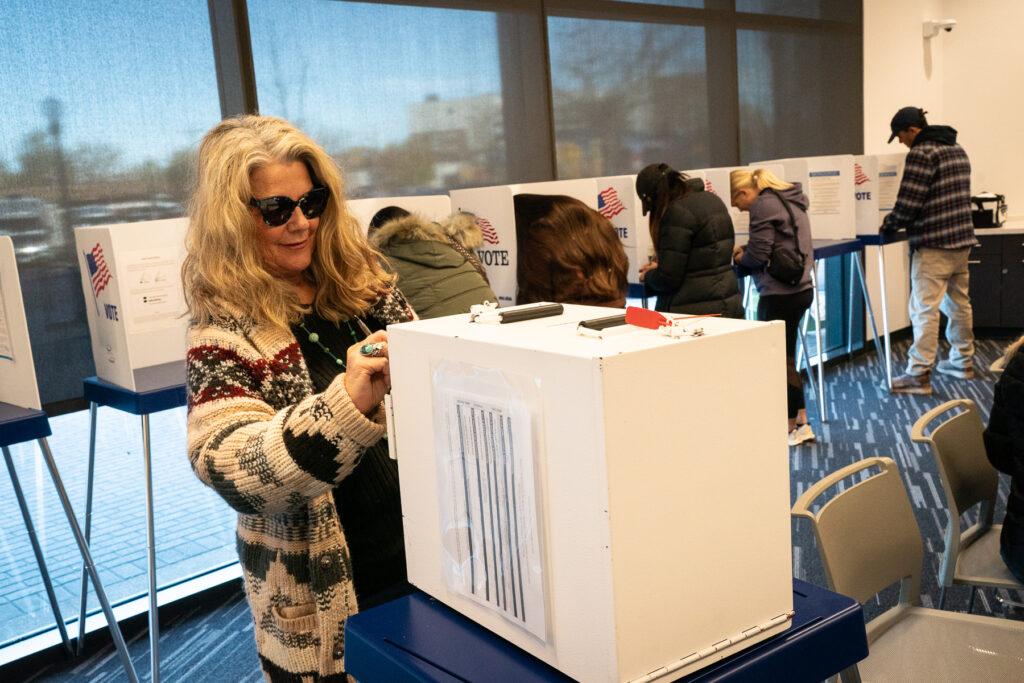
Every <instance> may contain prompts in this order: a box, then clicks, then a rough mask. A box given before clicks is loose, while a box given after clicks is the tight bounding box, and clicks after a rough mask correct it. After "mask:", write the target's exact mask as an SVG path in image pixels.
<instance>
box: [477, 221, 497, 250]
mask: <svg viewBox="0 0 1024 683" xmlns="http://www.w3.org/2000/svg"><path fill="white" fill-rule="evenodd" d="M476 224H477V225H478V226H480V231H481V232H482V233H483V234H484V242H487V244H497V243H498V231H497V230H495V229H494V226H493V225H491V222H490V221H489V220H487V219H486V218H483V217H482V216H480V217H477V219H476Z"/></svg>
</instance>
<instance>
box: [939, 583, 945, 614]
mask: <svg viewBox="0 0 1024 683" xmlns="http://www.w3.org/2000/svg"><path fill="white" fill-rule="evenodd" d="M945 604H946V587H945V586H943V587H942V589H941V590H939V609H942V608H943V607H944V606H945Z"/></svg>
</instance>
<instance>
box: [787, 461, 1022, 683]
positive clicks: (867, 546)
mask: <svg viewBox="0 0 1024 683" xmlns="http://www.w3.org/2000/svg"><path fill="white" fill-rule="evenodd" d="M869 468H878V469H880V470H881V472H879V473H878V474H875V475H873V476H870V477H866V478H865V475H866V474H867V473H866V472H865V470H868V469H869ZM854 475H861V476H860V477H858V479H859V480H858V481H855V482H854V483H852V484H848V485H847V486H846V488H845V490H843V491H842V492H841V493H838V494H836V495H834V496H833V497H832V498H831V500H829V501H828V502H826V503H825V504H824V505H822V506H821V508H820V509H819V510H818V511H817V512H812V511H811V508H812V507H813V506H814V505H815V502H816V501H817V500H818V498H820V497H822V494H824V493H825V492H826V491H828V490H829V489H831V488H832V487H833V486H835V485H836V484H839V483H840V482H842V481H843V480H844V479H847V478H853V477H854ZM793 515H794V516H795V517H806V518H807V519H809V520H811V522H812V525H813V526H814V534H815V538H816V539H817V542H818V549H819V551H820V553H821V559H822V564H823V565H824V568H825V576H826V577H827V579H828V583H829V588H831V589H832V590H834V591H836V592H837V593H842V594H844V595H849V596H851V597H853V598H854V599H855V600H858V601H859V602H861V603H864V602H866V601H867V600H869V599H871V598H872V597H873V596H874V595H876V594H877V593H878V592H879V591H881V590H882V589H884V588H887V587H888V586H890V585H892V584H894V583H897V582H898V583H899V584H900V597H899V604H898V605H896V606H895V607H893V608H891V609H889V610H887V611H886V612H884V613H882V614H881V615H879V616H878V617H876V618H874V619H872V620H871V621H870V622H869V623H868V624H867V634H868V649H869V654H868V657H867V659H865V660H864V661H862V662H860V664H859V665H857V666H856V667H851V668H850V669H848V670H846V671H844V672H843V673H842V674H841V678H842V680H843V681H844V683H850V682H851V681H858V680H860V679H861V678H862V679H863V680H864V681H900V682H901V683H902V682H907V681H929V682H931V681H1011V680H1020V678H1021V676H1022V675H1024V662H1022V657H1024V622H1015V621H1009V620H1006V619H997V618H994V617H982V616H977V615H974V614H960V613H954V612H943V611H941V610H934V609H927V608H924V607H920V606H919V604H920V588H921V561H922V558H923V555H924V548H923V545H922V543H921V534H920V530H919V529H918V528H917V522H916V520H915V519H914V513H913V511H912V510H911V509H910V501H909V500H908V499H907V492H906V489H904V488H903V482H902V481H901V480H900V475H899V472H898V471H897V469H896V463H895V462H893V461H892V460H891V459H890V458H877V457H876V458H867V459H866V460H861V461H860V462H856V463H853V464H852V465H849V466H847V467H844V468H843V469H841V470H839V471H837V472H833V473H832V474H830V475H828V476H827V477H825V478H824V479H822V480H821V481H819V482H818V483H816V484H814V485H813V486H811V487H810V488H809V489H808V490H807V491H806V492H805V493H804V494H803V495H802V496H800V498H799V499H798V500H797V502H796V504H795V505H794V506H793Z"/></svg>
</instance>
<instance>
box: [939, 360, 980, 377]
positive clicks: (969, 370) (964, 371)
mask: <svg viewBox="0 0 1024 683" xmlns="http://www.w3.org/2000/svg"><path fill="white" fill-rule="evenodd" d="M935 369H936V370H938V371H939V372H941V373H942V374H944V375H949V376H950V377H957V378H959V379H974V366H973V365H968V366H967V367H966V368H958V367H956V366H955V365H953V364H952V363H950V362H949V361H948V360H940V361H939V364H938V365H936V366H935Z"/></svg>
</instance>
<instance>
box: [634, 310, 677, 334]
mask: <svg viewBox="0 0 1024 683" xmlns="http://www.w3.org/2000/svg"><path fill="white" fill-rule="evenodd" d="M626 324H627V325H636V326H637V327H646V328H647V329H649V330H656V329H658V328H659V327H664V326H665V325H669V324H671V323H670V322H669V319H668V318H666V317H665V316H663V315H662V314H661V313H658V312H657V311H651V310H648V309H646V308H640V307H639V306H629V307H627V308H626Z"/></svg>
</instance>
